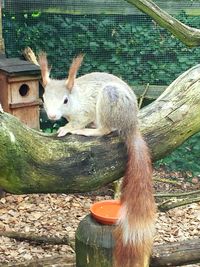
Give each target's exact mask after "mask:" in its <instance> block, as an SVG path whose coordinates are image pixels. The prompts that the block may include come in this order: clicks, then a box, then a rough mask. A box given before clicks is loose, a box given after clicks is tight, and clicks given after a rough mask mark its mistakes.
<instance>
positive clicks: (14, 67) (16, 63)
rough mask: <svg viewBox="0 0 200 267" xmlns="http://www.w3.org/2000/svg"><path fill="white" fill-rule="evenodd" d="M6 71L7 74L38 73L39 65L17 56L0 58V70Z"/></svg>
mask: <svg viewBox="0 0 200 267" xmlns="http://www.w3.org/2000/svg"><path fill="white" fill-rule="evenodd" d="M1 71H3V72H6V73H7V74H8V75H9V76H19V75H22V74H23V75H26V74H27V75H39V74H40V68H39V66H37V65H35V64H33V63H31V62H29V61H26V60H21V59H19V58H3V59H0V72H1Z"/></svg>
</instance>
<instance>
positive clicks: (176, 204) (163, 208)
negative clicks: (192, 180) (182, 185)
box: [158, 197, 200, 211]
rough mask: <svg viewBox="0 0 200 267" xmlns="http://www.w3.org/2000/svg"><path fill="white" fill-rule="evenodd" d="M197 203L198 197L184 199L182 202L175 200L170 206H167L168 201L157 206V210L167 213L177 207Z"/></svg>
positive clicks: (199, 200) (199, 199)
mask: <svg viewBox="0 0 200 267" xmlns="http://www.w3.org/2000/svg"><path fill="white" fill-rule="evenodd" d="M197 202H200V197H196V198H190V199H184V200H177V201H174V202H173V201H171V203H170V204H169V201H167V202H163V203H161V204H159V205H158V209H159V210H160V211H168V210H170V209H174V208H177V207H181V206H185V205H188V204H192V203H197Z"/></svg>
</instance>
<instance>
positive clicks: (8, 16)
mask: <svg viewBox="0 0 200 267" xmlns="http://www.w3.org/2000/svg"><path fill="white" fill-rule="evenodd" d="M155 2H156V3H157V4H158V5H160V7H161V8H163V9H164V10H166V11H167V12H169V13H171V14H173V15H174V16H176V17H177V18H178V19H180V20H181V21H183V22H184V23H186V24H188V25H191V26H194V27H197V28H200V16H196V14H200V12H199V10H200V1H184V0H182V1H181V0H179V1H155ZM4 4H5V5H4V9H3V35H4V41H5V47H6V53H7V55H8V57H16V56H21V54H22V53H21V52H22V50H23V49H24V48H25V47H27V46H30V47H31V48H32V49H33V50H34V51H35V52H36V53H37V52H39V51H40V50H44V51H46V52H47V54H48V56H49V61H50V64H51V65H52V66H53V69H52V75H53V76H54V77H57V78H63V77H65V76H66V73H67V69H68V66H69V64H70V62H71V60H72V58H73V57H74V56H75V55H76V54H78V53H80V52H83V53H85V54H86V56H85V61H84V64H83V66H82V68H81V74H84V73H88V72H91V71H106V72H110V73H114V74H116V75H118V76H120V77H122V78H123V79H125V80H126V81H128V82H129V83H130V84H147V83H150V84H157V85H167V84H169V83H170V82H172V81H173V80H174V79H175V78H176V77H177V76H178V75H180V73H182V72H183V71H185V70H187V69H188V68H190V67H191V66H194V65H195V64H198V63H199V55H200V48H192V49H191V48H188V47H186V46H185V45H184V44H182V43H181V42H180V41H178V40H177V39H176V38H174V37H173V36H172V35H171V34H170V33H168V32H167V31H166V30H164V29H162V28H161V27H159V26H158V25H157V24H156V23H155V22H154V21H153V20H152V19H151V18H150V17H148V16H146V15H144V14H143V13H141V12H139V11H138V10H137V9H136V8H135V7H133V6H131V5H130V4H128V3H127V2H126V1H122V0H112V1H103V0H102V1H96V0H87V1H80V0H73V1H72V0H70V1H69V0H66V1H44V0H43V1H41V0H40V1H39V0H37V1H30V0H24V1H19V0H15V1H14V0H12V1H5V3H4ZM198 12H199V13H198Z"/></svg>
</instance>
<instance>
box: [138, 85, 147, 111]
mask: <svg viewBox="0 0 200 267" xmlns="http://www.w3.org/2000/svg"><path fill="white" fill-rule="evenodd" d="M148 90H149V83H147V86H146V87H145V89H144V92H143V93H142V95H141V96H140V99H139V103H138V108H139V109H140V108H141V106H142V103H143V101H144V98H145V95H146V93H147V92H148Z"/></svg>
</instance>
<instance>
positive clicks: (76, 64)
mask: <svg viewBox="0 0 200 267" xmlns="http://www.w3.org/2000/svg"><path fill="white" fill-rule="evenodd" d="M83 58H84V55H83V54H80V55H78V56H77V57H76V58H74V59H73V61H72V64H71V66H70V69H69V74H68V78H67V81H66V86H67V89H68V90H69V91H71V90H72V88H73V86H74V81H75V78H76V74H77V71H78V70H79V68H80V66H81V63H82V61H83Z"/></svg>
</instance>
